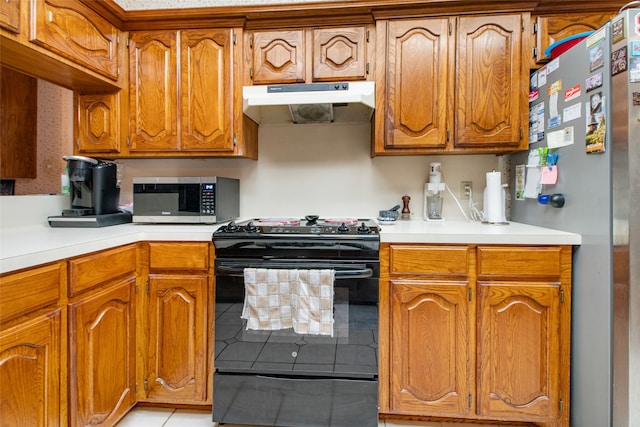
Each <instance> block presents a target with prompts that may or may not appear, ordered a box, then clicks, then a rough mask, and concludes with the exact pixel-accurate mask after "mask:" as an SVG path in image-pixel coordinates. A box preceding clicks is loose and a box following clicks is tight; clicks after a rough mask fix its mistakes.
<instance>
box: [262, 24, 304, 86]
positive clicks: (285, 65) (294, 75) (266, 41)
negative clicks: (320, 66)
mask: <svg viewBox="0 0 640 427" xmlns="http://www.w3.org/2000/svg"><path fill="white" fill-rule="evenodd" d="M251 38H252V41H251V46H252V48H253V58H252V64H253V65H252V67H251V71H250V73H251V76H252V77H251V78H252V80H253V83H254V84H271V83H304V81H305V63H304V60H305V37H304V30H291V31H284V30H283V31H255V32H254V33H253V34H252V35H251Z"/></svg>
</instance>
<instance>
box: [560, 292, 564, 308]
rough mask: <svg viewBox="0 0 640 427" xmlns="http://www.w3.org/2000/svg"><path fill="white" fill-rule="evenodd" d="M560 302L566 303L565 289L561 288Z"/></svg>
mask: <svg viewBox="0 0 640 427" xmlns="http://www.w3.org/2000/svg"><path fill="white" fill-rule="evenodd" d="M560 304H564V289H562V288H560Z"/></svg>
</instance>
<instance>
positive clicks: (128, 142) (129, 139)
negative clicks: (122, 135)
mask: <svg viewBox="0 0 640 427" xmlns="http://www.w3.org/2000/svg"><path fill="white" fill-rule="evenodd" d="M127 147H128V148H131V137H130V136H128V137H127Z"/></svg>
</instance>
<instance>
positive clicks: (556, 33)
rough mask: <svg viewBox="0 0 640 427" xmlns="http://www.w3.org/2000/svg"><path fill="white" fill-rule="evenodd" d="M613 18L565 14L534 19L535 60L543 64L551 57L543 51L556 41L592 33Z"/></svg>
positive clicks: (601, 14)
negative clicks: (588, 32)
mask: <svg viewBox="0 0 640 427" xmlns="http://www.w3.org/2000/svg"><path fill="white" fill-rule="evenodd" d="M613 16H614V14H612V13H592V14H584V13H565V14H562V15H550V16H539V17H537V18H536V32H535V37H536V50H535V60H536V62H537V63H538V64H544V63H546V62H548V61H549V60H550V59H551V56H547V55H545V54H544V51H545V50H546V49H547V48H548V47H549V46H551V45H552V44H554V43H555V42H557V41H560V40H562V39H564V38H566V37H569V36H572V35H574V34H579V33H584V32H586V31H593V30H597V29H598V28H600V26H601V25H603V24H604V23H606V22H607V21H608V20H609V19H611V18H612V17H613Z"/></svg>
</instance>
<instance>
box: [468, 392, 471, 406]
mask: <svg viewBox="0 0 640 427" xmlns="http://www.w3.org/2000/svg"><path fill="white" fill-rule="evenodd" d="M467 408H468V409H471V393H469V394H468V395H467Z"/></svg>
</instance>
